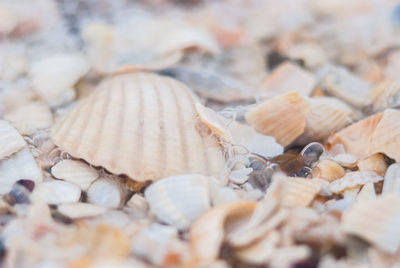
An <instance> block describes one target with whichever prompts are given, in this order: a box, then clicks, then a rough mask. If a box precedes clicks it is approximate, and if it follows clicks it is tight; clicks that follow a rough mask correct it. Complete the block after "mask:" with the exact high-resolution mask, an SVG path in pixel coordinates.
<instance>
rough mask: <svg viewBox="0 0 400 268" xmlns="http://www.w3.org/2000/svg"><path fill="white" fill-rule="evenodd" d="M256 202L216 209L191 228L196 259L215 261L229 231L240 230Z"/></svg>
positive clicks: (232, 204)
mask: <svg viewBox="0 0 400 268" xmlns="http://www.w3.org/2000/svg"><path fill="white" fill-rule="evenodd" d="M256 204H257V203H255V202H246V201H240V202H235V203H229V204H224V205H220V206H218V207H215V208H213V209H211V210H209V211H207V212H206V213H205V214H203V215H202V216H201V217H200V218H199V219H197V220H196V221H195V222H194V223H193V224H192V226H191V227H190V232H189V236H190V238H189V241H190V246H191V248H192V250H193V253H194V255H195V257H197V258H199V259H204V260H214V259H215V258H216V257H217V256H218V254H219V251H220V247H221V245H222V243H223V242H224V240H225V236H226V232H227V230H229V231H233V230H235V229H237V228H240V226H242V225H243V224H245V223H246V222H247V221H248V220H249V219H250V217H251V215H252V213H253V211H254V209H255V207H256Z"/></svg>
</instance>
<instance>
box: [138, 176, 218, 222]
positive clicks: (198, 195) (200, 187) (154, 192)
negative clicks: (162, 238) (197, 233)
mask: <svg viewBox="0 0 400 268" xmlns="http://www.w3.org/2000/svg"><path fill="white" fill-rule="evenodd" d="M208 181H209V178H208V177H205V176H202V175H197V174H189V175H178V176H172V177H168V178H164V179H162V180H160V181H158V182H155V183H153V184H152V185H150V186H149V187H148V188H147V189H146V191H145V192H144V196H145V198H146V200H147V201H148V202H149V205H150V209H151V211H152V212H153V213H154V214H155V215H156V216H157V217H158V218H159V219H160V220H161V221H163V222H166V223H168V224H171V225H173V226H176V227H177V228H179V229H186V228H187V227H189V226H190V224H191V223H192V222H193V221H194V220H196V219H197V218H198V217H199V216H200V215H201V214H202V213H203V212H205V211H207V210H208V209H209V208H210V206H211V197H210V188H209V182H208Z"/></svg>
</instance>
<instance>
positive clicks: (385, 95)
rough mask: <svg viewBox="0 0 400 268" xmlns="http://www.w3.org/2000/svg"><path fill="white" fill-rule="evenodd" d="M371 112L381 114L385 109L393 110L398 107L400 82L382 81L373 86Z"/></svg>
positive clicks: (399, 103) (399, 102)
mask: <svg viewBox="0 0 400 268" xmlns="http://www.w3.org/2000/svg"><path fill="white" fill-rule="evenodd" d="M371 101H372V110H373V112H382V111H384V110H385V109H386V108H395V107H398V106H399V105H400V82H399V81H397V80H384V81H382V82H381V83H379V84H378V85H377V86H375V87H374V88H373V90H372V92H371Z"/></svg>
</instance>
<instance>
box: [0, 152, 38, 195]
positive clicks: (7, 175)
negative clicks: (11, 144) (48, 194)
mask: <svg viewBox="0 0 400 268" xmlns="http://www.w3.org/2000/svg"><path fill="white" fill-rule="evenodd" d="M0 178H1V180H0V194H5V193H7V192H9V191H10V190H11V188H12V185H13V184H14V183H15V182H16V181H18V180H20V179H25V180H31V181H34V182H35V183H39V182H41V181H42V180H43V174H42V170H41V169H40V167H39V166H38V165H37V164H36V162H35V159H34V158H33V156H32V154H31V152H30V151H29V149H28V148H25V149H22V150H21V151H19V152H17V153H15V154H13V155H12V156H10V157H9V158H8V159H4V160H1V161H0Z"/></svg>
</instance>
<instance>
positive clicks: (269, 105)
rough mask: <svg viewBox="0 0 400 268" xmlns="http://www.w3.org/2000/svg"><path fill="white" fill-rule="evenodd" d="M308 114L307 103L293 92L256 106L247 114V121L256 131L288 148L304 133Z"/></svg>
mask: <svg viewBox="0 0 400 268" xmlns="http://www.w3.org/2000/svg"><path fill="white" fill-rule="evenodd" d="M308 114H309V107H308V104H307V102H306V101H305V100H304V99H303V98H302V97H301V96H300V95H299V93H297V92H294V91H291V92H288V93H285V94H283V95H280V96H276V97H273V98H271V99H267V100H265V101H263V102H262V103H260V104H258V105H256V106H255V107H254V108H252V109H251V110H249V111H248V112H247V113H246V119H247V122H249V124H250V125H251V126H253V127H254V128H255V130H256V131H258V132H260V133H262V134H265V135H270V136H273V137H274V138H275V139H276V140H277V142H278V143H280V144H282V145H283V146H286V145H289V144H290V143H291V142H293V141H294V140H295V139H296V138H297V137H298V136H300V135H301V134H302V133H303V132H304V129H305V126H306V118H307V115H308Z"/></svg>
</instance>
